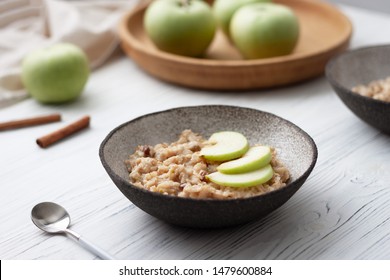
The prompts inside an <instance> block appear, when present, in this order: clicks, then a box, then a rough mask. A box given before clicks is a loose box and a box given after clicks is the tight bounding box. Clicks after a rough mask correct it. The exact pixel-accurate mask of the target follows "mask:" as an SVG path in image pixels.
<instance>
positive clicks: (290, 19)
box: [230, 3, 299, 59]
mask: <svg viewBox="0 0 390 280" xmlns="http://www.w3.org/2000/svg"><path fill="white" fill-rule="evenodd" d="M230 34H231V37H232V40H233V42H234V44H235V45H236V47H237V49H238V50H239V51H240V53H241V54H242V56H243V57H244V58H246V59H259V58H268V57H275V56H281V55H287V54H290V53H291V52H292V51H293V50H294V48H295V46H296V44H297V42H298V38H299V22H298V18H297V16H296V15H295V14H294V12H293V11H292V10H291V9H290V8H288V7H287V6H284V5H279V4H273V3H256V4H249V5H247V6H244V7H242V8H240V9H239V10H238V11H237V12H236V13H235V14H234V16H233V18H232V21H231V24H230Z"/></svg>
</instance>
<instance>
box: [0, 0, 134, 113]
mask: <svg viewBox="0 0 390 280" xmlns="http://www.w3.org/2000/svg"><path fill="white" fill-rule="evenodd" d="M136 3H137V1H136V0H112V1H109V0H107V1H60V0H6V1H0V108H1V107H4V106H6V105H9V104H12V103H14V102H17V101H18V100H22V99H23V98H25V97H27V96H28V94H27V92H26V91H25V89H24V87H23V84H22V82H21V78H20V71H21V70H20V64H21V61H22V60H23V58H24V56H25V55H26V54H27V53H28V52H30V51H31V50H33V49H36V48H41V47H45V46H48V45H50V44H53V43H56V42H69V43H73V44H75V45H78V46H79V47H81V48H82V49H83V50H84V51H85V52H86V54H87V56H88V58H89V62H90V67H91V68H92V69H94V68H96V67H98V66H100V65H102V63H104V62H105V61H106V60H107V58H108V57H109V56H110V55H111V54H112V53H113V52H114V50H115V49H116V47H117V46H118V42H119V40H118V38H117V35H116V26H117V23H118V20H119V19H120V17H121V16H122V15H123V13H124V12H125V11H127V10H129V9H131V8H132V7H133V6H134V5H135V4H136Z"/></svg>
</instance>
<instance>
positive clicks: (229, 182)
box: [206, 164, 274, 188]
mask: <svg viewBox="0 0 390 280" xmlns="http://www.w3.org/2000/svg"><path fill="white" fill-rule="evenodd" d="M273 174H274V171H273V170H272V167H271V165H270V164H267V165H266V166H264V167H263V168H261V169H258V170H255V171H251V172H246V173H241V174H224V173H221V172H219V171H217V172H214V173H211V174H209V175H206V178H207V179H208V180H210V181H211V182H213V183H216V184H218V185H221V186H225V187H236V188H244V187H254V186H257V185H260V184H264V183H265V182H267V181H269V180H270V179H271V178H272V176H273Z"/></svg>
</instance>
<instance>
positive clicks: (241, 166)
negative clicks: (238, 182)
mask: <svg viewBox="0 0 390 280" xmlns="http://www.w3.org/2000/svg"><path fill="white" fill-rule="evenodd" d="M271 158H272V152H271V149H270V148H269V147H267V146H256V147H252V148H250V149H249V150H248V151H247V152H246V154H245V155H243V156H242V157H241V158H239V159H236V160H232V161H228V162H225V163H222V164H221V165H220V166H218V167H217V169H218V171H219V172H221V173H225V174H237V173H245V172H249V171H253V170H256V169H260V168H262V167H264V166H266V165H267V164H268V163H270V162H271Z"/></svg>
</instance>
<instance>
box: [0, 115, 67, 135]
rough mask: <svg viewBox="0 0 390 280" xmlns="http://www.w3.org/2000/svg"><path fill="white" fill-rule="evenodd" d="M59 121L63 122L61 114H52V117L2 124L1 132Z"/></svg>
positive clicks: (0, 126)
mask: <svg viewBox="0 0 390 280" xmlns="http://www.w3.org/2000/svg"><path fill="white" fill-rule="evenodd" d="M59 121H61V115H60V114H52V115H46V116H40V117H34V118H27V119H21V120H14V121H9V122H3V123H0V131H2V130H9V129H16V128H22V127H28V126H34V125H40V124H46V123H52V122H59Z"/></svg>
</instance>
